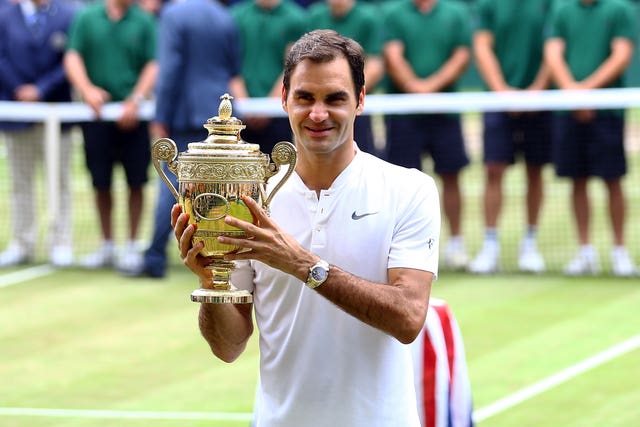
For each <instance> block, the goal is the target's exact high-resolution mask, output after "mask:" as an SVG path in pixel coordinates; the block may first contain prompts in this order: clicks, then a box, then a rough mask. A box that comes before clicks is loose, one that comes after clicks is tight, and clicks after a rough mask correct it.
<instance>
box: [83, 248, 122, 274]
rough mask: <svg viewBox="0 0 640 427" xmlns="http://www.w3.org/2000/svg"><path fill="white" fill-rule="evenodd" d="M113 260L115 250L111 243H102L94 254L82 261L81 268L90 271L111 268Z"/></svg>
mask: <svg viewBox="0 0 640 427" xmlns="http://www.w3.org/2000/svg"><path fill="white" fill-rule="evenodd" d="M114 260H115V248H114V246H113V243H103V244H102V246H100V249H98V250H97V251H96V252H94V253H92V254H90V255H87V256H86V257H84V258H83V259H82V263H81V264H82V266H83V267H84V268H88V269H90V270H97V269H99V268H107V267H113V263H114Z"/></svg>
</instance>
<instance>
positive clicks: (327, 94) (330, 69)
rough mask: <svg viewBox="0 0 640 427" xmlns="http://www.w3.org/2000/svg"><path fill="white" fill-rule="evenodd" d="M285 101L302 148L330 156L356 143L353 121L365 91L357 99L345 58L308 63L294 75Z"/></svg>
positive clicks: (306, 61)
mask: <svg viewBox="0 0 640 427" xmlns="http://www.w3.org/2000/svg"><path fill="white" fill-rule="evenodd" d="M282 102H283V106H284V110H285V111H286V112H287V113H288V114H289V122H290V123H291V129H292V130H293V134H294V135H295V141H296V144H297V145H298V149H299V150H303V151H308V152H311V153H316V154H329V153H331V152H332V151H333V150H335V149H336V148H338V147H340V146H341V145H343V144H344V143H351V142H352V141H353V122H354V120H355V117H356V115H358V114H360V113H361V112H362V108H363V104H364V88H363V89H362V91H361V92H360V96H359V99H356V98H355V95H354V85H353V80H352V79H351V71H350V69H349V63H348V62H347V60H346V59H345V58H342V57H340V58H336V59H334V60H333V61H331V62H325V63H320V64H317V63H314V62H311V61H309V60H304V61H302V62H301V63H299V64H298V65H297V66H296V68H295V69H294V71H293V73H292V74H291V80H290V85H289V92H288V93H285V91H283V99H282Z"/></svg>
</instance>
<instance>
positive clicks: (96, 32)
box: [67, 2, 156, 101]
mask: <svg viewBox="0 0 640 427" xmlns="http://www.w3.org/2000/svg"><path fill="white" fill-rule="evenodd" d="M67 46H68V47H67V49H68V50H75V51H77V52H78V53H79V54H80V56H82V59H83V60H84V65H85V67H86V70H87V74H88V76H89V79H90V80H91V82H93V84H95V85H96V86H99V87H101V88H103V89H105V90H106V91H107V92H109V93H110V94H111V98H112V101H122V100H123V99H125V98H126V97H127V96H129V95H130V94H131V91H132V90H133V87H134V86H135V84H136V82H137V81H138V77H139V75H140V72H141V71H142V69H143V68H144V66H145V65H146V64H147V63H148V62H149V61H152V60H154V59H155V56H156V23H155V20H154V18H153V17H152V16H151V15H149V14H147V13H146V12H143V11H142V9H140V8H139V7H138V6H135V5H133V6H131V7H129V9H128V10H127V12H126V14H125V15H124V16H123V17H122V19H120V20H119V21H117V22H114V21H111V20H110V19H109V17H108V16H107V11H106V9H105V5H104V3H103V2H99V3H94V4H91V5H88V6H86V7H85V8H84V9H82V10H81V11H80V12H79V13H78V15H77V16H76V18H75V19H74V20H73V23H72V25H71V29H70V31H69V43H68V45H67Z"/></svg>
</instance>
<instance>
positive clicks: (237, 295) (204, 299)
mask: <svg viewBox="0 0 640 427" xmlns="http://www.w3.org/2000/svg"><path fill="white" fill-rule="evenodd" d="M191 301H193V302H200V303H209V304H250V303H252V302H253V295H251V293H249V292H248V291H245V290H244V289H228V290H224V289H206V288H200V289H196V290H195V291H193V292H192V293H191Z"/></svg>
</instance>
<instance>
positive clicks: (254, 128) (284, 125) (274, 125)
mask: <svg viewBox="0 0 640 427" xmlns="http://www.w3.org/2000/svg"><path fill="white" fill-rule="evenodd" d="M230 11H231V14H232V15H233V18H234V20H235V22H236V24H237V26H238V30H239V33H240V46H241V75H242V79H243V80H244V86H245V88H246V93H244V94H241V93H238V94H236V95H237V96H238V97H240V98H241V97H251V98H257V97H274V98H280V97H281V96H282V69H283V63H284V57H285V54H286V52H287V49H288V47H289V46H290V45H291V44H292V43H293V42H294V41H296V40H297V39H298V38H299V37H300V36H302V34H304V32H305V29H306V17H305V12H304V10H303V9H302V8H301V7H300V6H298V5H297V4H296V3H293V2H292V1H291V0H244V1H242V2H240V3H236V4H234V5H233V6H232V7H231V9H230ZM240 118H241V119H242V120H243V121H244V123H245V125H246V126H247V127H246V128H245V129H244V130H243V131H242V138H243V139H244V140H246V141H247V142H250V143H253V144H259V145H260V151H262V152H264V153H267V154H268V153H271V150H272V149H273V146H274V145H275V144H276V143H277V142H279V141H290V140H291V128H290V126H289V120H288V119H287V118H286V117H258V116H245V115H241V117H240Z"/></svg>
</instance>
